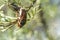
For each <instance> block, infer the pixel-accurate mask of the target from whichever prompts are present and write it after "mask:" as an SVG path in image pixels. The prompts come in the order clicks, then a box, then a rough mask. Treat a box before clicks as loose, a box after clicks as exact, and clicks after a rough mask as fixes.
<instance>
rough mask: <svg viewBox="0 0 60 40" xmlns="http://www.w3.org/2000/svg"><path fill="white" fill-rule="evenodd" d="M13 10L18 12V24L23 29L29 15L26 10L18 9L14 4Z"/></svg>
mask: <svg viewBox="0 0 60 40" xmlns="http://www.w3.org/2000/svg"><path fill="white" fill-rule="evenodd" d="M11 5H12V8H13V9H14V11H16V16H17V17H18V18H17V22H18V27H20V28H21V27H23V26H24V25H25V23H26V18H27V13H26V10H25V9H23V8H21V7H18V6H17V5H16V4H14V3H12V4H11Z"/></svg>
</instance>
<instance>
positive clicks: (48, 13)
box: [0, 0, 57, 40]
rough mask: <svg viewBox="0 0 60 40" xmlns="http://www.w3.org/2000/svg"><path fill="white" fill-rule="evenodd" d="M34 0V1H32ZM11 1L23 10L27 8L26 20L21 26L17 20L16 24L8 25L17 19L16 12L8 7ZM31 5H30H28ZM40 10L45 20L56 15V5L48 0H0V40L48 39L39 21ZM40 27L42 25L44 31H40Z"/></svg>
mask: <svg viewBox="0 0 60 40" xmlns="http://www.w3.org/2000/svg"><path fill="white" fill-rule="evenodd" d="M34 1H36V2H35V3H33V2H34ZM13 2H15V4H17V5H18V6H20V7H22V8H24V9H25V10H28V11H27V12H26V13H27V22H26V24H25V25H24V26H23V27H22V28H19V27H18V25H17V22H16V24H11V25H9V24H10V23H11V22H14V21H16V19H17V17H16V14H15V13H16V12H15V11H13V9H12V8H11V7H10V6H11V5H10V3H13ZM31 5H32V7H30V6H31ZM1 6H3V7H1ZM5 6H6V7H5ZM40 7H41V8H40ZM41 10H43V14H44V15H43V18H44V19H45V20H46V21H48V20H50V19H53V18H55V16H56V11H57V8H56V5H53V6H51V5H50V4H49V0H0V36H2V37H1V39H0V40H30V39H31V38H34V39H35V40H44V37H45V38H46V40H49V38H48V37H46V36H45V34H46V32H45V29H44V28H43V27H42V26H43V24H42V23H41V17H40V15H41V13H40V11H41ZM44 19H43V20H44ZM7 25H9V26H7ZM40 27H42V30H44V31H41V30H40V29H41V28H40ZM39 28H40V29H39ZM36 29H38V30H39V31H37V30H36ZM1 31H2V32H1ZM44 33H45V34H44ZM1 34H2V35H1ZM32 40H33V39H32Z"/></svg>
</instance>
